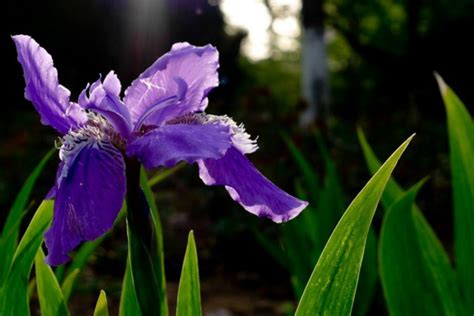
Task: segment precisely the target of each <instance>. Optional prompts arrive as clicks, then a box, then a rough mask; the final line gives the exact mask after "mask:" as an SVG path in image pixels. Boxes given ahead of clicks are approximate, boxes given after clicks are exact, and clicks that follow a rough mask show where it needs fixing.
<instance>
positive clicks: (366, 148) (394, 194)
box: [357, 128, 403, 210]
mask: <svg viewBox="0 0 474 316" xmlns="http://www.w3.org/2000/svg"><path fill="white" fill-rule="evenodd" d="M357 136H358V137H359V143H360V145H361V147H362V152H363V153H364V158H365V161H366V163H367V166H368V168H369V171H370V173H371V174H374V173H375V172H377V170H378V169H379V168H380V166H381V165H382V164H381V163H380V161H379V159H378V158H377V156H376V155H375V153H374V151H373V150H372V148H371V147H370V145H369V143H368V142H367V139H366V138H365V135H364V132H363V131H362V130H361V129H360V128H358V129H357ZM402 194H403V189H402V187H400V185H399V184H398V183H397V182H396V181H395V180H393V179H392V178H391V179H390V180H389V181H388V183H387V186H386V188H385V191H384V192H383V194H382V204H383V206H384V208H385V209H386V210H387V209H389V208H390V206H392V204H393V203H394V202H395V201H396V200H398V199H399V198H400V196H401V195H402Z"/></svg>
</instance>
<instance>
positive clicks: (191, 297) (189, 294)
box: [176, 230, 202, 316]
mask: <svg viewBox="0 0 474 316" xmlns="http://www.w3.org/2000/svg"><path fill="white" fill-rule="evenodd" d="M200 315H202V311H201V290H200V288H199V267H198V256H197V250H196V243H195V241H194V233H193V231H192V230H191V231H190V232H189V236H188V245H187V247H186V253H185V255H184V260H183V268H182V270H181V278H180V280H179V288H178V300H177V303H176V316H200Z"/></svg>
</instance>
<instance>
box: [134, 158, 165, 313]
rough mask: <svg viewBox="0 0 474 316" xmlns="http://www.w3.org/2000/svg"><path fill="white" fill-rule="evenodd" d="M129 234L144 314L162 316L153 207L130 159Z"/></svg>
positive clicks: (137, 166)
mask: <svg viewBox="0 0 474 316" xmlns="http://www.w3.org/2000/svg"><path fill="white" fill-rule="evenodd" d="M126 165H127V166H126V167H127V168H126V170H127V235H128V247H129V252H128V254H129V260H130V268H131V271H132V280H133V287H134V289H135V293H136V296H137V300H138V304H139V305H140V310H141V313H142V315H163V313H162V312H161V311H162V310H163V307H162V306H161V304H162V302H163V300H162V298H163V297H164V296H165V293H163V291H162V287H161V286H160V273H161V268H162V267H161V264H162V263H161V260H160V258H159V256H158V251H159V250H158V249H159V247H158V242H157V241H158V239H157V233H161V232H156V231H155V229H154V225H153V221H152V219H151V216H150V207H149V205H148V202H147V200H146V198H145V196H144V194H143V191H142V189H141V188H140V164H139V162H138V161H136V160H131V159H129V160H127V162H126Z"/></svg>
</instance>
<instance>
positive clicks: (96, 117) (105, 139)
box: [56, 112, 126, 161]
mask: <svg viewBox="0 0 474 316" xmlns="http://www.w3.org/2000/svg"><path fill="white" fill-rule="evenodd" d="M87 118H88V120H87V122H86V123H85V124H84V125H83V126H82V127H81V128H80V129H78V130H75V131H72V130H71V131H69V133H67V134H66V135H64V136H63V137H62V138H60V139H59V140H58V142H57V143H56V147H58V148H59V158H60V159H61V161H65V160H67V158H68V157H69V156H71V155H75V154H76V153H77V152H79V151H80V149H82V148H83V147H84V146H87V145H89V146H96V147H98V148H100V147H103V146H107V145H110V144H112V145H114V146H115V147H117V148H118V149H119V150H121V151H125V145H126V141H125V140H124V139H123V138H122V137H121V136H120V135H119V133H117V132H116V131H115V129H114V128H113V126H112V125H111V124H110V123H109V122H107V120H106V119H105V118H104V117H103V116H101V115H100V114H97V113H95V112H88V113H87Z"/></svg>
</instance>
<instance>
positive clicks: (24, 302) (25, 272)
mask: <svg viewBox="0 0 474 316" xmlns="http://www.w3.org/2000/svg"><path fill="white" fill-rule="evenodd" d="M52 216H53V202H52V201H43V203H41V205H40V206H39V208H38V210H37V211H36V213H35V215H34V216H33V218H32V220H31V222H30V224H29V225H28V228H27V229H26V231H25V234H24V235H23V237H22V238H21V240H20V243H19V244H18V247H17V249H16V251H15V255H14V256H13V261H12V265H11V268H10V270H9V272H8V275H7V278H6V280H5V282H4V284H3V286H2V288H1V289H0V314H1V315H2V316H18V315H29V305H28V299H29V298H28V290H27V289H28V279H29V275H30V272H31V268H32V266H33V262H34V259H35V255H36V253H37V252H38V249H39V247H40V245H41V243H42V242H43V234H44V232H45V230H46V229H47V228H48V226H49V224H50V222H51V218H52Z"/></svg>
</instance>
